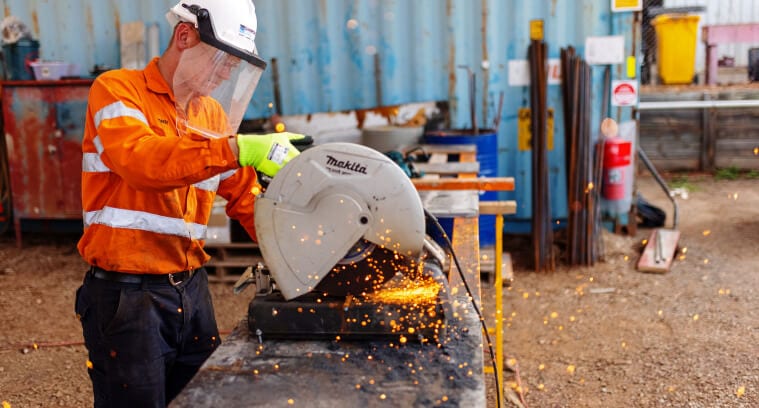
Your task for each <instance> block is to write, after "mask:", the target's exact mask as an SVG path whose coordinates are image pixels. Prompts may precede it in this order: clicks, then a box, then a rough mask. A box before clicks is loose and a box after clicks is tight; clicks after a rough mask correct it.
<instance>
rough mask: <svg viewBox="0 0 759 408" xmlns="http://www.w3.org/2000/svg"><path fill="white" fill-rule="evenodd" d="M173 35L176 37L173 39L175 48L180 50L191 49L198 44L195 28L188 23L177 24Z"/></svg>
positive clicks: (198, 39)
mask: <svg viewBox="0 0 759 408" xmlns="http://www.w3.org/2000/svg"><path fill="white" fill-rule="evenodd" d="M174 35H175V37H176V38H175V39H176V43H177V47H178V48H179V49H180V50H185V49H187V48H190V47H193V46H195V45H196V44H197V43H198V42H200V38H198V31H197V30H195V27H193V26H192V25H191V24H188V23H179V24H178V25H177V28H176V32H175V33H174Z"/></svg>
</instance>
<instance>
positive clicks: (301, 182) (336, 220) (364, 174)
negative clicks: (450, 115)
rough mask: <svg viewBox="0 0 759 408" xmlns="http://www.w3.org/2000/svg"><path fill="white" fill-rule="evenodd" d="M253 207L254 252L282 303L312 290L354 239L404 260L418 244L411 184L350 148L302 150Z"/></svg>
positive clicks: (420, 225) (380, 159)
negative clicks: (266, 268) (402, 257)
mask: <svg viewBox="0 0 759 408" xmlns="http://www.w3.org/2000/svg"><path fill="white" fill-rule="evenodd" d="M255 205H256V211H255V225H256V233H257V236H258V244H259V247H260V249H261V254H262V255H263V258H264V260H265V261H266V264H267V267H268V268H269V270H270V272H271V274H272V277H273V278H274V280H275V281H276V283H277V287H278V288H279V289H280V290H281V292H282V295H283V296H284V297H285V298H286V299H292V298H295V297H298V296H300V295H303V294H306V293H308V292H310V291H312V290H313V289H314V288H315V287H316V286H317V284H318V283H319V282H320V281H322V279H324V277H325V276H327V274H328V273H330V271H331V270H332V268H333V267H334V266H335V265H336V264H338V263H340V262H341V261H342V260H344V259H346V258H348V257H349V256H353V254H350V255H349V251H351V249H352V248H354V246H355V245H356V243H357V242H359V240H362V239H363V240H366V241H368V242H370V243H373V244H376V246H378V247H379V248H382V249H384V250H389V251H392V252H394V253H397V254H399V255H402V256H404V257H412V258H416V257H418V256H419V255H420V253H421V251H422V247H423V245H424V238H425V223H424V210H423V208H422V202H421V200H420V198H419V195H418V193H417V192H416V189H415V188H414V185H413V184H412V183H411V180H410V179H409V178H408V176H406V174H405V173H404V172H403V170H402V169H401V168H400V167H398V165H397V164H395V163H394V162H393V161H392V160H390V159H389V158H387V157H386V156H385V155H384V154H382V153H380V152H378V151H376V150H374V149H371V148H369V147H366V146H362V145H358V144H353V143H327V144H322V145H317V146H314V147H312V148H310V149H307V150H305V151H304V152H303V153H301V154H300V155H299V156H297V157H296V158H295V159H293V160H292V161H290V162H289V163H288V164H287V165H286V166H285V167H284V168H283V169H282V170H281V171H280V172H279V173H278V174H277V175H276V177H274V179H273V180H272V182H271V184H269V187H268V188H267V189H266V191H265V192H264V193H263V194H262V195H261V196H259V197H258V199H257V200H256V204H255Z"/></svg>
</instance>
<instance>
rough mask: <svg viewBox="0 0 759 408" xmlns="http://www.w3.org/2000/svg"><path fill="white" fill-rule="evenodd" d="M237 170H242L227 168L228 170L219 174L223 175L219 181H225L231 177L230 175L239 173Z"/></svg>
mask: <svg viewBox="0 0 759 408" xmlns="http://www.w3.org/2000/svg"><path fill="white" fill-rule="evenodd" d="M237 170H240V169H234V170H227V171H225V172H224V173H221V174H220V175H219V176H221V178H220V180H219V181H224V180H226V179H228V178H230V177H232V176H234V175H235V173H237Z"/></svg>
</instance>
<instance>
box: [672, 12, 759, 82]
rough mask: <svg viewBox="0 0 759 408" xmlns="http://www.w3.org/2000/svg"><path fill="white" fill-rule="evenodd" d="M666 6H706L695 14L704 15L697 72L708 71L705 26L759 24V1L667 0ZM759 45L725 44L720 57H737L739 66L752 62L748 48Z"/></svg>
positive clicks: (698, 47) (700, 24)
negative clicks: (703, 30) (704, 36)
mask: <svg viewBox="0 0 759 408" xmlns="http://www.w3.org/2000/svg"><path fill="white" fill-rule="evenodd" d="M663 6H664V7H688V6H701V7H705V10H704V12H702V13H695V14H697V15H699V16H700V17H701V19H700V21H699V25H698V40H697V45H696V72H704V69H705V65H704V64H705V59H706V49H705V48H704V43H702V42H701V27H703V26H705V25H717V24H740V23H759V1H757V0H664V2H663ZM756 47H759V44H747V43H736V44H722V45H720V46H719V55H718V58H722V57H723V56H727V57H733V58H735V65H736V66H746V65H747V64H748V50H749V49H750V48H756Z"/></svg>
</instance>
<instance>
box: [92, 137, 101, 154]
mask: <svg viewBox="0 0 759 408" xmlns="http://www.w3.org/2000/svg"><path fill="white" fill-rule="evenodd" d="M92 143H93V144H94V145H95V150H97V151H98V154H103V150H104V149H103V142H102V141H100V136H95V138H94V139H92Z"/></svg>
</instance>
